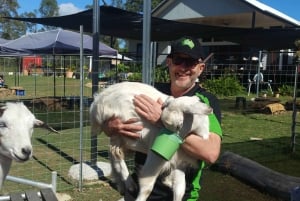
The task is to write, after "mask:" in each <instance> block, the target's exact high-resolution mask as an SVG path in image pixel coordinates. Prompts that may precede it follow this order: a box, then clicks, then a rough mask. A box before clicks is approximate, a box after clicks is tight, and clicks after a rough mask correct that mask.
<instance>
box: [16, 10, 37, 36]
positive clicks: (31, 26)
mask: <svg viewBox="0 0 300 201" xmlns="http://www.w3.org/2000/svg"><path fill="white" fill-rule="evenodd" d="M36 13H37V10H34V11H33V12H25V13H22V14H21V15H20V17H27V18H35V17H36ZM25 25H26V27H27V31H28V32H30V33H36V32H37V31H38V30H37V27H38V26H37V24H36V23H31V22H25Z"/></svg>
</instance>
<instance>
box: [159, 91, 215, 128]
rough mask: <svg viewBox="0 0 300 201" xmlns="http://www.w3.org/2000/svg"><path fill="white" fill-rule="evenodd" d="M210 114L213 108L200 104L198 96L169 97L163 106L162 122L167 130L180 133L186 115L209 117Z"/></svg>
mask: <svg viewBox="0 0 300 201" xmlns="http://www.w3.org/2000/svg"><path fill="white" fill-rule="evenodd" d="M210 113H212V108H211V107H209V106H208V105H206V104H205V103H202V102H200V101H199V98H198V97H197V96H182V97H178V98H173V97H169V98H168V99H167V100H166V101H165V102H164V104H163V111H162V114H161V121H162V122H163V124H164V126H165V127H166V128H167V129H169V130H171V131H173V132H178V131H179V130H180V129H181V128H182V126H183V122H184V115H185V114H192V115H193V114H198V115H208V114H210Z"/></svg>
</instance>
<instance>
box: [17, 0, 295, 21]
mask: <svg viewBox="0 0 300 201" xmlns="http://www.w3.org/2000/svg"><path fill="white" fill-rule="evenodd" d="M259 1H260V2H261V3H264V4H266V5H268V6H270V7H272V8H274V9H276V10H278V11H280V12H282V13H284V14H286V15H288V16H290V17H292V18H294V19H296V20H298V21H300V12H299V9H300V0H259ZM40 2H41V1H40V0H18V3H19V5H20V7H21V8H20V9H19V14H20V13H22V12H30V11H33V10H34V9H38V7H39V5H40ZM101 2H102V1H99V4H101ZM109 2H110V1H109V0H108V1H107V3H109ZM57 3H58V6H59V8H60V11H59V13H60V15H68V14H72V13H76V12H80V11H82V10H85V5H88V4H89V5H92V4H93V0H57Z"/></svg>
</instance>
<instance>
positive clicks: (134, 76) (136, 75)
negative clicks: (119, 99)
mask: <svg viewBox="0 0 300 201" xmlns="http://www.w3.org/2000/svg"><path fill="white" fill-rule="evenodd" d="M128 80H129V81H141V80H142V73H137V72H135V73H132V74H130V75H129V76H128Z"/></svg>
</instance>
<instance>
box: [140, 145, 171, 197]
mask: <svg viewBox="0 0 300 201" xmlns="http://www.w3.org/2000/svg"><path fill="white" fill-rule="evenodd" d="M165 163H166V161H165V159H163V158H162V157H161V156H159V155H158V154H156V153H154V152H152V151H149V152H148V155H147V159H146V162H145V164H144V166H143V168H142V169H141V172H140V174H139V185H140V192H139V194H138V197H137V199H136V201H145V200H147V198H148V197H149V195H150V193H151V191H152V189H153V186H154V184H155V181H156V179H157V177H158V175H159V174H160V172H161V169H162V168H163V166H164V165H165Z"/></svg>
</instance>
